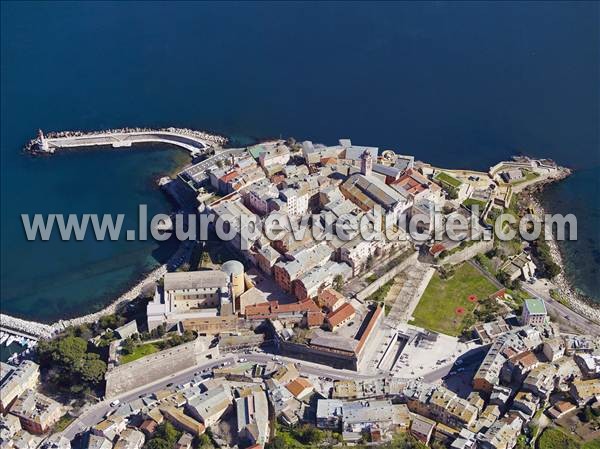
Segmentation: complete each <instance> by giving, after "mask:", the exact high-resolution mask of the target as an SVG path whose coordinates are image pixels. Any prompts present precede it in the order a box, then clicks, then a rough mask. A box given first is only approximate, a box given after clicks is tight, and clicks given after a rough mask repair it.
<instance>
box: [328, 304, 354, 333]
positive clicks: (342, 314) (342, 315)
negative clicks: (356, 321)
mask: <svg viewBox="0 0 600 449" xmlns="http://www.w3.org/2000/svg"><path fill="white" fill-rule="evenodd" d="M355 313H356V310H354V307H352V304H350V303H349V302H347V303H345V304H344V305H343V306H341V307H340V308H338V309H337V310H336V311H335V312H331V313H330V314H329V315H327V322H328V323H329V324H330V325H331V326H332V327H335V326H337V325H338V324H340V323H341V322H342V321H344V320H345V319H347V318H350V317H351V316H352V315H354V314H355Z"/></svg>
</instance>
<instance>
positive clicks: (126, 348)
mask: <svg viewBox="0 0 600 449" xmlns="http://www.w3.org/2000/svg"><path fill="white" fill-rule="evenodd" d="M134 349H135V341H133V338H131V337H127V338H126V339H125V340H123V343H121V352H122V353H123V354H131V353H132V352H133V351H134Z"/></svg>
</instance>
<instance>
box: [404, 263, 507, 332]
mask: <svg viewBox="0 0 600 449" xmlns="http://www.w3.org/2000/svg"><path fill="white" fill-rule="evenodd" d="M496 291H497V288H496V286H495V285H494V284H492V283H491V282H490V281H489V280H488V279H486V278H485V277H483V276H482V275H481V273H479V271H477V270H476V269H475V267H473V266H472V265H471V264H468V263H463V264H462V265H460V266H458V267H456V272H455V274H454V276H452V278H450V279H448V280H443V279H441V278H440V276H439V274H438V273H435V274H434V276H433V277H432V278H431V281H430V282H429V285H428V286H427V288H426V289H425V292H424V293H423V296H421V300H420V301H419V304H418V305H417V308H416V309H415V311H414V313H413V317H414V320H413V321H411V323H410V324H413V325H415V326H419V327H424V328H425V329H429V330H432V331H435V332H441V333H443V334H446V335H453V336H457V335H460V333H461V332H462V330H463V320H464V319H465V317H468V316H472V312H473V310H474V309H475V306H476V303H473V302H471V301H469V299H468V297H469V295H475V296H477V297H478V298H481V299H483V298H487V297H488V296H490V295H491V294H492V293H495V292H496ZM459 307H462V308H463V309H464V311H465V312H464V313H463V314H462V315H458V314H457V313H456V309H457V308H459Z"/></svg>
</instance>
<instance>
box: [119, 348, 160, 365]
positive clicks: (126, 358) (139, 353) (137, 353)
mask: <svg viewBox="0 0 600 449" xmlns="http://www.w3.org/2000/svg"><path fill="white" fill-rule="evenodd" d="M158 351H159V349H158V348H157V347H156V346H155V345H154V344H153V343H146V344H145V345H139V346H136V347H135V349H134V350H133V352H132V353H131V354H124V355H122V356H121V359H120V362H121V364H124V363H129V362H133V361H134V360H137V359H139V358H142V357H145V356H147V355H150V354H154V353H155V352H158Z"/></svg>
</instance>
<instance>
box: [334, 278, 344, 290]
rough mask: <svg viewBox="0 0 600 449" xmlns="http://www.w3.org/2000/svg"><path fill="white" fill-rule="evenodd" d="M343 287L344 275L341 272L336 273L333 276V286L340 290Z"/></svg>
mask: <svg viewBox="0 0 600 449" xmlns="http://www.w3.org/2000/svg"><path fill="white" fill-rule="evenodd" d="M343 287H344V277H343V276H342V275H341V274H338V275H336V276H335V277H334V278H333V288H334V289H335V290H337V291H340V290H341V289H342V288H343Z"/></svg>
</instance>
